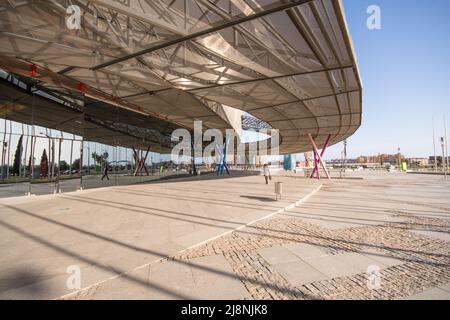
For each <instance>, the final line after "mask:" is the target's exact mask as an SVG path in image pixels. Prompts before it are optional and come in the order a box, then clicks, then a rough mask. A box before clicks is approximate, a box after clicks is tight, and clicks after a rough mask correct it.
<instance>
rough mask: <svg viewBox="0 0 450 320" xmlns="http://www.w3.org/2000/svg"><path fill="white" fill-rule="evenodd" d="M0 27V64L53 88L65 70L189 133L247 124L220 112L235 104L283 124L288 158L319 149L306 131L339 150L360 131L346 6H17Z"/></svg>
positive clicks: (224, 1) (132, 0)
mask: <svg viewBox="0 0 450 320" xmlns="http://www.w3.org/2000/svg"><path fill="white" fill-rule="evenodd" d="M70 4H75V5H78V6H79V7H80V8H81V11H82V20H81V29H79V30H69V29H68V28H67V27H66V25H65V22H66V8H67V7H68V6H69V5H70ZM0 30H1V32H0V55H2V56H4V57H8V58H10V60H8V61H10V62H8V63H6V62H3V63H0V66H1V67H2V68H6V69H10V71H13V72H17V71H18V69H17V68H16V69H14V68H12V67H10V66H11V65H12V64H14V63H12V62H11V61H13V60H14V59H17V60H20V61H21V62H23V61H26V62H27V63H32V64H36V65H37V66H39V67H40V68H41V67H42V69H39V70H44V69H45V70H46V71H45V73H46V75H47V77H43V79H44V81H50V82H51V80H49V78H50V79H54V78H55V77H54V76H50V77H48V75H49V74H52V73H55V74H56V73H58V74H59V75H58V77H61V76H62V77H65V78H68V79H70V81H75V82H80V83H83V84H84V85H86V86H87V87H88V88H92V89H96V90H95V91H96V92H101V93H102V94H104V96H109V97H111V99H112V100H113V101H114V102H115V103H116V104H118V105H123V106H125V105H126V106H127V108H136V109H137V110H139V112H148V113H149V114H152V115H155V114H156V115H158V116H159V117H161V118H163V119H166V120H168V121H170V122H173V123H176V124H178V125H181V126H183V127H188V128H192V126H193V121H194V120H202V121H203V122H204V125H205V127H210V128H220V129H223V128H226V127H234V128H237V129H239V128H240V123H236V121H235V120H233V119H236V118H237V117H236V116H232V115H231V113H230V110H233V109H229V108H226V110H227V112H224V110H223V108H222V105H224V106H228V107H232V108H235V109H236V110H235V111H234V112H236V114H241V113H242V112H243V111H245V112H248V113H249V114H251V115H253V116H255V117H257V118H259V119H260V120H262V121H264V122H266V123H267V124H269V125H270V126H272V127H273V128H275V129H279V130H280V136H281V139H282V140H281V145H280V152H281V153H283V154H285V153H297V152H304V151H308V150H311V146H310V145H309V140H308V133H311V134H312V135H313V136H314V137H315V138H316V141H317V142H318V144H321V143H323V142H324V141H325V139H326V137H327V135H328V134H331V135H332V137H333V138H332V144H333V143H337V142H339V141H342V140H343V139H345V138H347V137H349V136H350V135H352V134H353V133H354V132H355V131H356V130H357V129H358V128H359V126H360V125H361V110H362V98H361V97H362V93H361V90H362V85H361V80H360V77H359V72H358V66H357V62H356V58H355V54H354V51H353V47H352V43H351V40H350V36H349V32H348V28H347V26H346V22H345V17H344V12H343V6H342V3H341V1H339V0H290V1H289V0H286V1H275V0H218V1H211V0H190V1H185V0H170V1H169V0H153V1H147V0H127V1H111V0H89V1H88V0H72V1H68V0H52V1H31V0H29V1H26V0H10V1H7V2H1V3H0ZM11 59H12V60H11ZM0 60H1V59H0ZM16 66H17V65H16ZM22 71H23V72H22V73H24V72H25V73H26V71H27V70H22ZM41 73H44V72H43V71H42V72H41ZM34 76H35V77H39V73H38V74H37V75H34ZM238 110H239V111H238ZM230 115H231V116H230Z"/></svg>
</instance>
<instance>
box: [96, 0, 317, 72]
mask: <svg viewBox="0 0 450 320" xmlns="http://www.w3.org/2000/svg"><path fill="white" fill-rule="evenodd" d="M311 1H312V0H292V1H291V2H289V3H284V4H278V3H277V4H276V5H272V6H269V8H267V9H265V10H262V11H259V12H256V13H254V14H251V15H248V16H241V15H239V16H237V17H233V18H232V19H230V20H229V21H227V22H224V23H221V24H219V25H216V26H213V27H211V28H208V29H205V30H201V31H198V32H194V33H192V34H189V35H187V36H183V37H179V38H176V39H173V40H169V41H165V42H163V43H160V44H158V45H155V46H152V47H150V48H147V49H143V50H140V51H137V52H135V53H132V54H129V55H126V56H124V57H121V58H117V59H113V60H111V61H107V62H105V63H102V64H99V65H97V66H95V67H93V68H92V70H98V69H101V68H105V67H108V66H111V65H113V64H117V63H120V62H123V61H126V60H130V59H132V58H136V57H139V56H141V55H144V54H147V53H151V52H154V51H157V50H160V49H164V48H167V47H170V46H173V45H175V44H178V43H182V42H185V41H189V40H192V39H195V38H198V37H202V36H205V35H208V34H210V33H213V32H217V31H221V30H223V29H226V28H230V27H233V26H235V25H238V24H241V23H245V22H248V21H252V20H255V19H258V18H261V17H264V16H267V15H269V14H272V13H276V12H280V11H285V10H288V9H291V8H293V7H296V6H299V5H301V4H304V3H308V2H311Z"/></svg>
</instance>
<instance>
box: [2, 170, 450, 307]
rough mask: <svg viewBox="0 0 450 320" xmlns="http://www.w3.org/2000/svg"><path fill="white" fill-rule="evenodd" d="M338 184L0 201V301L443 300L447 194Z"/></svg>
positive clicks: (401, 184)
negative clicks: (73, 281)
mask: <svg viewBox="0 0 450 320" xmlns="http://www.w3.org/2000/svg"><path fill="white" fill-rule="evenodd" d="M347 178H348V179H335V180H332V181H325V180H321V181H320V182H319V181H312V180H307V179H305V178H303V177H302V175H300V174H298V175H295V174H292V175H291V176H277V177H274V180H273V181H272V183H273V182H276V181H281V182H283V189H284V194H283V197H282V199H281V200H279V201H275V197H274V194H273V189H274V188H273V185H269V186H266V185H265V184H264V183H263V181H262V180H263V178H262V177H261V176H237V177H233V178H221V179H217V178H215V177H212V176H210V177H208V176H205V177H203V178H202V177H200V178H192V179H179V180H173V181H167V182H158V183H152V184H145V185H133V186H126V187H111V188H104V189H98V190H89V191H82V192H77V193H70V194H61V195H52V196H42V197H34V198H33V199H25V198H24V199H8V200H2V202H1V207H0V208H1V209H0V210H1V216H0V228H1V232H0V237H1V238H0V250H1V252H2V253H3V254H2V256H1V260H2V263H1V269H0V275H1V276H0V279H1V280H0V291H1V293H0V296H1V297H2V298H7V299H10V298H12V299H14V298H27V299H53V298H62V299H188V298H190V299H450V181H444V179H443V177H440V176H429V175H408V174H399V173H381V172H361V173H352V174H347ZM302 199H303V200H302ZM71 265H77V266H80V268H81V287H82V288H81V290H76V289H74V290H69V289H68V288H67V286H66V280H67V278H68V277H69V274H68V273H66V269H67V267H68V266H71Z"/></svg>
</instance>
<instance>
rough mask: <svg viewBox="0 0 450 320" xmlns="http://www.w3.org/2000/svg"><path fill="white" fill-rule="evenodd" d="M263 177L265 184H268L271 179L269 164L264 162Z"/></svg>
mask: <svg viewBox="0 0 450 320" xmlns="http://www.w3.org/2000/svg"><path fill="white" fill-rule="evenodd" d="M263 173H264V178H265V179H266V184H269V180H272V176H271V175H270V171H269V166H268V165H267V163H266V164H264V166H263Z"/></svg>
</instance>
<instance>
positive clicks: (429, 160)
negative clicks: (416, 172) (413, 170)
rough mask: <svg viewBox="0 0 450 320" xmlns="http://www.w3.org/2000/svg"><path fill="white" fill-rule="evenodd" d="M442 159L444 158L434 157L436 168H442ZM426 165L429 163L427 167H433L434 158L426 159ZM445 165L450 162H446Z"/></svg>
mask: <svg viewBox="0 0 450 320" xmlns="http://www.w3.org/2000/svg"><path fill="white" fill-rule="evenodd" d="M442 159H445V158H443V157H442V156H437V157H436V160H437V166H438V167H442ZM448 161H450V157H448ZM428 163H429V165H430V166H431V165H432V166H434V156H430V157H429V158H428ZM447 163H450V162H447Z"/></svg>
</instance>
